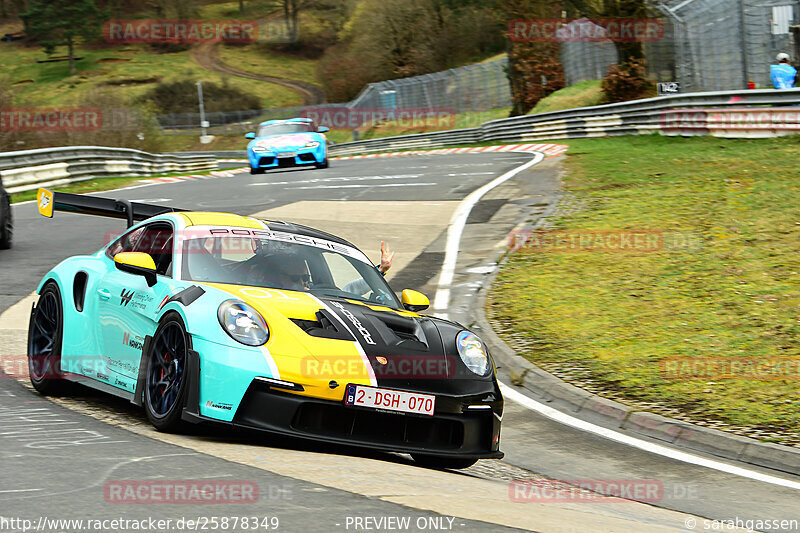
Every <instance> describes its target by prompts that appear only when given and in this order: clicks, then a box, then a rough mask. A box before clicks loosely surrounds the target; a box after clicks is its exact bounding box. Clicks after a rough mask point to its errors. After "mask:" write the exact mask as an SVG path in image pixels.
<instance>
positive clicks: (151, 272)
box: [114, 252, 156, 287]
mask: <svg viewBox="0 0 800 533" xmlns="http://www.w3.org/2000/svg"><path fill="white" fill-rule="evenodd" d="M114 265H115V266H116V267H117V269H119V270H121V271H123V272H127V273H128V274H135V275H137V276H144V279H145V281H147V286H148V287H152V286H153V285H155V284H156V264H155V262H154V261H153V258H152V257H150V254H146V253H144V252H120V253H118V254H117V255H115V256H114Z"/></svg>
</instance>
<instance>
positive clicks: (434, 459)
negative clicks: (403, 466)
mask: <svg viewBox="0 0 800 533" xmlns="http://www.w3.org/2000/svg"><path fill="white" fill-rule="evenodd" d="M411 457H413V458H414V462H415V463H417V464H418V465H420V466H424V467H426V468H435V469H437V470H443V469H445V468H447V469H450V470H461V469H462V468H469V467H470V466H472V465H474V464H475V463H477V462H478V460H477V459H466V458H465V459H462V458H460V457H438V456H436V455H424V454H419V453H412V454H411Z"/></svg>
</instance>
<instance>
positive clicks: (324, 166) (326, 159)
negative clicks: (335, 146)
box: [317, 157, 328, 168]
mask: <svg viewBox="0 0 800 533" xmlns="http://www.w3.org/2000/svg"><path fill="white" fill-rule="evenodd" d="M317 168H328V158H327V157H326V158H325V159H323V160H322V163H317Z"/></svg>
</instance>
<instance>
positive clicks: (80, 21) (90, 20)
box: [20, 0, 109, 74]
mask: <svg viewBox="0 0 800 533" xmlns="http://www.w3.org/2000/svg"><path fill="white" fill-rule="evenodd" d="M20 17H21V18H22V20H23V21H24V22H25V32H26V33H27V34H28V35H29V36H31V37H33V38H34V39H36V40H37V41H39V44H40V45H42V46H43V47H44V49H45V52H47V54H48V55H49V54H52V53H53V50H54V49H55V47H56V46H63V45H66V46H67V53H68V55H69V72H70V74H74V73H75V44H76V42H77V41H78V40H80V39H83V40H84V41H88V40H91V39H93V38H95V37H97V36H98V35H99V32H100V27H101V26H102V25H103V22H105V21H106V20H108V17H109V14H108V11H104V12H101V11H100V10H99V9H97V6H96V5H95V4H94V1H93V0H34V1H32V2H31V5H30V8H29V9H28V11H27V12H26V13H23V14H22V15H20Z"/></svg>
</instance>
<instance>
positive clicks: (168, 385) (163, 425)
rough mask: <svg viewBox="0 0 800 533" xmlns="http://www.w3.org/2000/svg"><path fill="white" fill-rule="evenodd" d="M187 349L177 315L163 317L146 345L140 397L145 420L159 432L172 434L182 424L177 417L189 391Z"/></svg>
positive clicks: (179, 417) (180, 322)
mask: <svg viewBox="0 0 800 533" xmlns="http://www.w3.org/2000/svg"><path fill="white" fill-rule="evenodd" d="M190 349H191V342H190V339H189V335H188V334H187V333H186V327H185V326H184V325H183V321H182V320H181V319H180V316H178V315H177V314H176V313H170V314H168V315H166V316H165V317H164V319H162V321H161V323H160V324H159V326H158V328H157V329H156V332H155V334H154V335H153V340H152V341H151V342H150V350H149V353H148V354H147V369H146V373H145V381H144V394H143V396H142V398H143V400H144V408H145V411H146V413H147V419H148V420H150V423H151V424H153V426H154V427H155V428H156V429H157V430H159V431H164V432H168V433H174V432H177V431H179V430H180V429H182V427H183V425H184V424H183V421H182V420H181V415H182V414H183V407H184V405H185V403H186V391H187V390H188V389H189V387H188V380H189V375H188V373H187V362H188V358H189V350H190ZM161 354H163V355H161Z"/></svg>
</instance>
